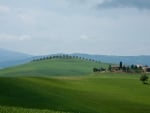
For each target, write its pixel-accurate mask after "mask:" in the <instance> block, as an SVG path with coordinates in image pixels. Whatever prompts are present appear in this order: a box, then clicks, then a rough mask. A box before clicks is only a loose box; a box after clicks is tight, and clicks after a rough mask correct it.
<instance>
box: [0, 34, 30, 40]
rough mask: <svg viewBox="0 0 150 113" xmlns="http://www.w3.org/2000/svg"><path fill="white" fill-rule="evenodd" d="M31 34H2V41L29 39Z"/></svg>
mask: <svg viewBox="0 0 150 113" xmlns="http://www.w3.org/2000/svg"><path fill="white" fill-rule="evenodd" d="M31 38H32V37H31V35H14V34H0V41H28V40H31Z"/></svg>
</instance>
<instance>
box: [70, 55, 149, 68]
mask: <svg viewBox="0 0 150 113" xmlns="http://www.w3.org/2000/svg"><path fill="white" fill-rule="evenodd" d="M71 55H73V56H78V57H84V58H88V59H93V60H96V61H102V62H107V63H113V64H118V63H119V62H120V61H122V62H123V63H124V64H127V65H132V64H142V65H149V66H150V56H144V55H143V56H108V55H89V54H80V53H75V54H71Z"/></svg>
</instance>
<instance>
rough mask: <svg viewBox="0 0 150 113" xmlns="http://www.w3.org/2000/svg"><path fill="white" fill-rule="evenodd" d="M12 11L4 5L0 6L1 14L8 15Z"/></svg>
mask: <svg viewBox="0 0 150 113" xmlns="http://www.w3.org/2000/svg"><path fill="white" fill-rule="evenodd" d="M9 11H10V8H9V7H7V6H4V5H0V13H7V12H9Z"/></svg>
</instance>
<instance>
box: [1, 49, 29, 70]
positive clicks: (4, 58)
mask: <svg viewBox="0 0 150 113" xmlns="http://www.w3.org/2000/svg"><path fill="white" fill-rule="evenodd" d="M31 59H32V56H31V55H27V54H23V53H19V52H14V51H9V50H5V49H0V68H5V67H10V66H15V65H19V64H23V63H25V62H28V61H30V60H31Z"/></svg>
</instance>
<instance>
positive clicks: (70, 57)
mask: <svg viewBox="0 0 150 113" xmlns="http://www.w3.org/2000/svg"><path fill="white" fill-rule="evenodd" d="M51 59H81V60H87V61H91V62H96V63H100V61H97V60H94V59H90V58H85V57H79V56H72V55H51V56H44V57H40V58H35V59H33V60H32V62H37V61H43V60H51Z"/></svg>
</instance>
